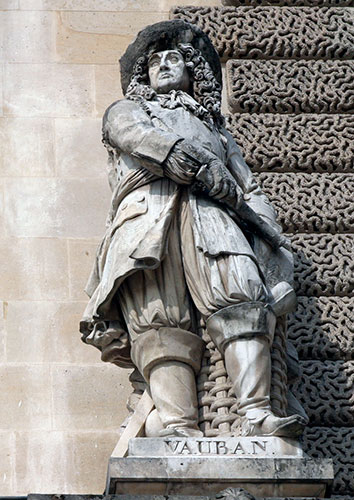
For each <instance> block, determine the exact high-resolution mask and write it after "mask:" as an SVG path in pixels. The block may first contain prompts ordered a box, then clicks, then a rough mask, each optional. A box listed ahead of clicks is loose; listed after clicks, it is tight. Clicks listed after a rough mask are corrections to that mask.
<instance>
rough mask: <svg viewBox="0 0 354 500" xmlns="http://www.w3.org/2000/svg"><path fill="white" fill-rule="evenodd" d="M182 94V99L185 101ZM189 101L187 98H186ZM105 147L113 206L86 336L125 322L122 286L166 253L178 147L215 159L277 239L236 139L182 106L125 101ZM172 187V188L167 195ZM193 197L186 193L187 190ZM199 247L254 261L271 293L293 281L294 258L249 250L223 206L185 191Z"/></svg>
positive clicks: (110, 122)
mask: <svg viewBox="0 0 354 500" xmlns="http://www.w3.org/2000/svg"><path fill="white" fill-rule="evenodd" d="M180 94H181V93H180ZM185 97H186V99H188V100H189V101H190V100H191V97H190V96H187V95H186V96H185ZM103 134H104V141H105V143H106V146H107V147H108V150H109V152H110V166H111V175H110V179H111V186H112V188H113V196H112V205H111V210H110V213H109V216H108V224H107V230H106V234H105V236H104V238H103V241H102V243H101V245H100V246H99V248H98V251H97V256H96V261H95V265H94V268H93V271H92V273H91V276H90V279H89V282H88V285H87V288H86V291H87V293H88V294H89V296H90V297H91V299H90V301H89V304H88V306H87V308H86V311H85V314H84V318H83V321H82V323H81V331H82V332H83V333H84V335H85V332H86V333H88V332H89V331H90V329H91V328H92V324H93V323H94V322H97V321H99V320H105V321H113V320H121V315H120V311H119V305H118V304H117V302H116V301H115V300H114V297H115V294H116V291H117V290H118V288H119V286H120V285H121V283H122V282H123V281H124V279H125V278H126V277H127V276H129V275H131V274H132V273H134V272H135V271H137V270H140V269H156V268H157V267H158V266H159V265H160V263H161V261H162V259H163V258H164V255H165V253H166V247H167V240H168V234H169V228H170V224H171V221H172V219H173V217H174V216H175V214H176V211H177V210H178V203H179V195H180V191H181V189H184V190H185V189H186V186H184V185H182V184H179V183H178V182H171V180H170V179H167V177H166V175H165V172H164V161H165V160H166V158H167V157H168V155H169V153H170V152H171V150H172V148H173V147H174V145H175V144H176V143H177V142H178V141H180V140H181V139H184V138H186V139H188V140H189V141H191V142H194V143H195V144H198V146H199V147H204V148H206V149H207V150H209V151H211V152H212V153H214V154H215V155H217V156H218V157H219V158H220V159H221V160H222V161H223V162H224V164H225V165H226V167H227V168H228V169H229V171H230V172H231V174H232V175H233V177H234V178H235V180H236V181H237V183H238V185H239V186H240V188H241V189H242V192H243V197H244V200H245V201H246V203H247V204H248V205H249V206H250V207H251V208H252V209H253V210H254V211H256V212H257V213H258V214H259V215H261V216H262V217H263V218H265V219H266V220H267V222H268V223H270V224H271V225H273V227H275V228H276V229H277V230H278V231H280V230H281V229H280V227H279V226H278V224H277V223H276V213H275V211H274V209H273V207H272V206H271V204H270V203H269V200H268V199H267V197H266V196H265V194H264V193H262V191H261V189H260V187H259V186H258V184H257V183H256V181H255V179H254V177H253V175H252V173H251V171H250V169H249V168H248V166H247V165H246V163H245V161H244V159H243V157H242V155H241V152H240V150H239V148H238V146H237V145H236V143H235V141H234V140H233V138H232V136H231V135H230V134H229V133H228V132H227V131H226V130H225V129H221V130H220V129H218V128H216V127H215V126H213V125H212V124H209V123H207V122H204V121H202V120H201V119H200V118H198V117H197V116H195V114H194V113H193V112H191V111H190V110H189V109H187V108H186V107H185V106H183V93H182V98H181V102H180V104H178V105H175V106H174V107H172V109H170V108H169V107H166V106H163V105H161V103H160V102H159V99H158V98H157V99H156V100H153V101H144V102H142V103H140V102H135V101H133V100H128V99H125V100H121V101H118V102H116V103H114V104H113V105H112V106H110V108H108V110H107V111H106V113H105V116H104V120H103ZM167 184H168V187H166V186H167ZM187 189H188V188H187ZM188 196H189V202H190V206H191V208H192V213H193V219H194V221H193V223H194V236H195V241H196V244H197V246H198V247H199V248H200V249H201V250H202V251H204V252H205V253H207V254H209V255H211V256H217V255H220V254H245V255H248V256H249V257H251V258H252V259H253V260H254V261H255V262H256V263H257V266H258V268H259V270H260V273H261V275H262V276H263V277H264V281H265V283H266V285H267V286H268V287H270V286H274V285H275V284H276V283H277V282H279V281H283V280H285V281H288V282H290V283H291V281H292V268H293V266H292V256H291V253H290V252H288V251H287V250H285V249H283V248H281V249H280V250H278V251H277V252H274V251H273V250H272V249H271V248H270V246H269V245H268V244H266V243H265V242H263V241H262V240H261V239H260V238H258V237H256V236H254V237H253V244H252V246H251V245H250V244H249V243H248V241H247V239H246V238H245V236H244V234H243V232H242V230H241V228H240V227H239V226H238V224H237V223H236V222H235V220H234V219H233V218H232V214H230V212H229V211H228V209H226V208H225V207H224V206H222V205H221V204H220V203H218V202H216V201H214V200H212V199H206V198H205V197H198V196H196V195H194V194H192V192H191V190H189V191H188Z"/></svg>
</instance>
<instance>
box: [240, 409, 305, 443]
mask: <svg viewBox="0 0 354 500" xmlns="http://www.w3.org/2000/svg"><path fill="white" fill-rule="evenodd" d="M305 426H306V419H305V418H303V417H302V416H301V415H291V416H290V417H277V416H276V415H274V414H273V413H271V412H267V413H266V414H264V415H263V417H259V416H258V417H254V418H248V417H243V418H242V424H241V435H242V436H278V437H288V438H294V437H298V436H300V435H301V434H302V433H303V430H304V428H305Z"/></svg>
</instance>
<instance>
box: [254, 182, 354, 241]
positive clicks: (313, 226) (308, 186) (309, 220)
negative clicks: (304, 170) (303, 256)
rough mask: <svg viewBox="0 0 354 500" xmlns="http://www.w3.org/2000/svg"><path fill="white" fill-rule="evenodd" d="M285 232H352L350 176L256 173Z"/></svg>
mask: <svg viewBox="0 0 354 500" xmlns="http://www.w3.org/2000/svg"><path fill="white" fill-rule="evenodd" d="M257 177H258V180H259V184H260V185H261V187H262V191H264V193H265V194H266V195H267V196H268V197H269V199H270V201H271V202H272V204H273V206H274V208H275V209H276V210H277V212H278V221H279V223H280V224H281V225H282V227H283V231H285V232H288V233H298V232H300V233H316V232H321V233H337V232H339V233H341V232H342V233H345V232H348V233H352V232H354V210H353V201H352V200H353V193H354V175H353V174H341V175H338V174H329V175H327V174H292V173H287V174H260V175H259V176H257Z"/></svg>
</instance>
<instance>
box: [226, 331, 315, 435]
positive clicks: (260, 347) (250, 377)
mask: <svg viewBox="0 0 354 500" xmlns="http://www.w3.org/2000/svg"><path fill="white" fill-rule="evenodd" d="M225 365H226V371H227V373H228V374H229V377H230V379H231V381H232V383H233V388H234V392H235V395H236V397H237V401H238V414H239V415H240V417H241V434H242V435H243V436H283V437H294V436H298V435H299V434H301V432H302V430H303V428H304V425H305V423H306V422H305V420H304V419H303V417H301V416H300V415H292V416H290V417H285V418H281V417H277V416H276V415H274V413H273V412H272V409H271V405H270V385H271V358H270V346H269V341H268V339H267V338H265V337H261V336H258V337H255V338H254V339H252V338H249V339H239V340H235V341H233V342H230V343H228V344H227V346H226V348H225Z"/></svg>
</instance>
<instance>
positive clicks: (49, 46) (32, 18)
mask: <svg viewBox="0 0 354 500" xmlns="http://www.w3.org/2000/svg"><path fill="white" fill-rule="evenodd" d="M1 23H2V30H3V40H4V47H3V51H4V52H3V53H4V61H5V62H16V63H44V62H54V55H55V54H54V47H53V32H54V15H53V13H51V12H21V11H17V10H12V11H8V12H3V13H2V19H1Z"/></svg>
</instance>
